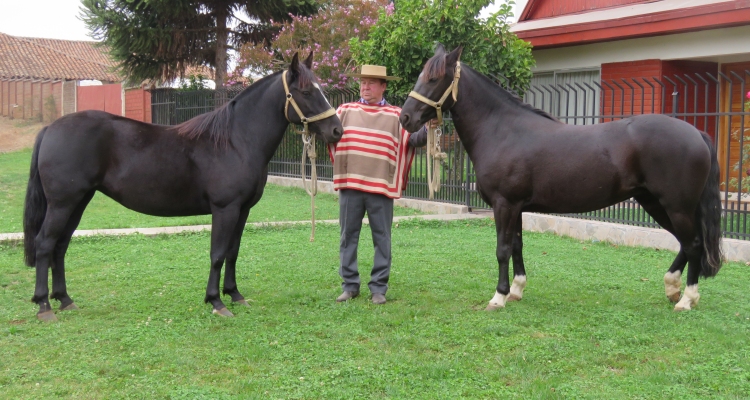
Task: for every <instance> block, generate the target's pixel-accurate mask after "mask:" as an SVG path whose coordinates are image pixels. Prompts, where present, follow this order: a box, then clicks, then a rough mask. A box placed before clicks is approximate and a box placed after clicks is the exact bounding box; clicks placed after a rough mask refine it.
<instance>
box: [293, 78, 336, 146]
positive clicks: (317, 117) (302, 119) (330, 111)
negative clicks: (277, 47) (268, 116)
mask: <svg viewBox="0 0 750 400" xmlns="http://www.w3.org/2000/svg"><path fill="white" fill-rule="evenodd" d="M286 73H287V71H286V70H285V71H284V72H283V73H282V74H281V81H282V82H284V92H285V93H286V102H285V103H284V117H286V120H287V121H289V122H292V120H291V119H289V104H291V105H292V108H294V111H296V112H297V115H299V119H300V122H302V126H303V128H302V132H299V131H298V132H297V133H301V134H303V133H307V132H308V130H307V124H309V123H310V122H315V121H320V120H322V119H326V118H328V117H332V116H334V115H336V110H334V109H333V107H331V108H329V109H328V110H326V111H323V112H322V113H320V114H318V115H315V116H312V117H310V118H307V117H305V114H302V110H300V109H299V106H298V105H297V102H296V101H294V97H292V93H291V92H289V84H288V83H287V82H286Z"/></svg>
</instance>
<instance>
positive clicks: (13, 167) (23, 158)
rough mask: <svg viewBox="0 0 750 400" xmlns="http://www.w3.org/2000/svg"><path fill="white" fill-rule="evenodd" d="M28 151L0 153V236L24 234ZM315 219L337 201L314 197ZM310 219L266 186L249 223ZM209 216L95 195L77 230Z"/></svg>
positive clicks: (296, 197) (295, 202) (333, 210)
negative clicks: (151, 211)
mask: <svg viewBox="0 0 750 400" xmlns="http://www.w3.org/2000/svg"><path fill="white" fill-rule="evenodd" d="M30 162H31V150H25V151H19V152H14V153H6V154H0V233H7V232H21V231H23V221H22V217H23V202H24V199H25V197H26V185H27V184H28V181H29V163H30ZM315 206H316V210H315V218H316V219H318V220H325V219H338V218H339V205H338V198H337V197H336V196H334V195H331V194H326V193H319V194H318V196H317V197H316V198H315ZM416 214H420V212H418V211H416V210H413V209H409V208H404V207H396V208H395V210H394V215H416ZM309 219H310V196H308V194H307V193H306V192H305V191H304V190H303V189H300V188H289V187H280V186H274V185H268V186H266V190H265V192H264V193H263V198H262V199H261V200H260V202H259V203H258V204H256V205H255V207H253V209H252V210H251V211H250V218H249V219H248V222H266V221H304V220H309ZM210 223H211V216H210V215H201V216H195V217H173V218H164V217H152V216H150V215H145V214H139V213H137V212H135V211H131V210H128V209H127V208H125V207H123V206H121V205H120V204H118V203H116V202H115V201H114V200H112V199H110V198H109V197H107V196H105V195H103V194H101V193H98V192H97V193H96V195H95V196H94V199H93V200H91V203H89V205H88V207H87V208H86V211H85V212H84V213H83V218H82V220H81V224H80V225H79V226H78V229H102V228H145V227H154V226H180V225H203V224H210Z"/></svg>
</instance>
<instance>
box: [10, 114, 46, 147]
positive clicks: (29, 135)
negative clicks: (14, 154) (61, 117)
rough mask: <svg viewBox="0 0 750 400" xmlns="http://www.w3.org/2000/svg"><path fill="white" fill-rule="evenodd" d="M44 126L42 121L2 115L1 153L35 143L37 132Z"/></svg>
mask: <svg viewBox="0 0 750 400" xmlns="http://www.w3.org/2000/svg"><path fill="white" fill-rule="evenodd" d="M43 127H44V124H43V123H41V122H36V121H31V120H22V119H8V118H6V117H0V153H8V152H11V151H18V150H23V149H26V148H29V147H31V146H33V145H34V139H35V138H36V134H37V133H39V131H40V130H41V129H42V128H43Z"/></svg>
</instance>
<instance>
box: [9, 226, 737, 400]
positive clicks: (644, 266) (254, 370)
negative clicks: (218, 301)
mask: <svg viewBox="0 0 750 400" xmlns="http://www.w3.org/2000/svg"><path fill="white" fill-rule="evenodd" d="M308 235H309V227H304V226H299V227H287V228H279V227H273V228H268V227H266V228H256V227H248V228H247V229H246V231H245V235H244V240H243V244H242V251H241V253H240V259H239V261H238V271H237V272H238V284H239V285H240V290H241V291H242V292H243V294H245V296H246V297H249V298H252V299H253V300H254V301H253V302H252V307H251V308H249V309H245V308H241V307H235V306H229V307H230V309H231V310H232V311H233V312H234V313H235V314H236V317H235V318H231V319H224V318H221V317H217V316H213V315H211V314H210V307H209V306H207V305H204V304H203V303H202V299H203V294H204V291H205V284H206V279H207V277H208V250H209V241H210V238H209V235H208V234H207V233H193V234H182V235H172V236H157V237H145V236H140V235H134V236H126V237H88V238H74V239H73V243H72V244H71V247H70V251H69V253H68V258H67V265H68V268H67V276H68V288H69V291H70V294H71V296H72V297H73V299H74V300H75V301H76V304H78V306H79V307H80V308H81V309H80V310H79V311H72V312H65V313H58V317H59V318H60V322H59V323H55V324H45V323H40V322H37V321H36V319H35V313H36V307H35V305H33V304H31V303H30V302H29V301H28V300H29V298H30V297H31V295H32V293H33V286H34V271H33V270H31V269H29V268H26V267H24V266H23V263H22V249H21V248H20V247H14V246H10V245H3V246H2V247H0V302H1V304H2V305H3V306H2V307H0V393H2V396H0V397H3V398H14V399H16V398H19V399H21V398H26V399H32V398H33V399H37V398H39V399H42V398H55V399H57V398H76V399H81V398H83V399H101V398H108V399H119V398H139V399H140V398H174V399H183V398H186V399H203V398H205V399H230V398H231V399H234V398H258V399H267V398H269V399H276V398H306V399H329V398H332V399H339V398H393V399H436V398H440V399H456V398H467V399H499V398H519V399H545V398H549V399H556V398H560V399H571V398H581V399H704V398H727V399H744V398H747V396H748V394H750V335H748V332H749V331H750V301H748V300H749V299H748V294H747V276H748V272H750V271H749V268H748V267H746V266H745V265H743V264H737V263H730V264H727V265H725V266H724V269H723V270H722V271H721V273H720V274H719V275H718V277H717V278H716V279H712V280H708V281H702V282H701V287H700V288H701V295H702V297H701V302H700V304H699V305H698V306H697V307H696V309H694V310H693V311H690V312H684V313H675V312H673V311H672V304H670V303H669V302H668V301H667V300H666V298H665V296H664V289H663V283H662V277H663V275H664V272H665V270H666V269H667V268H668V266H669V265H670V263H671V261H672V259H673V257H674V253H671V252H666V251H655V250H653V249H645V248H628V247H616V246H612V245H609V244H605V243H596V244H594V243H582V242H579V241H576V240H572V239H566V238H559V237H556V236H553V235H548V234H535V233H526V235H525V238H524V239H525V240H524V242H525V244H526V247H525V261H526V265H527V271H528V276H529V285H528V286H527V289H526V292H525V297H524V299H523V300H522V301H521V302H517V303H510V304H509V305H508V307H507V308H506V309H504V310H499V311H497V312H490V313H488V312H485V311H483V309H484V307H485V305H486V303H487V301H488V300H489V299H490V298H491V297H492V295H493V293H494V287H495V284H496V279H497V266H496V260H495V255H494V254H495V235H494V228H493V227H492V222H491V221H490V220H474V221H460V222H452V223H441V222H427V221H422V222H401V223H399V225H398V226H397V227H395V228H394V233H393V265H394V266H393V273H392V276H391V287H390V290H389V292H388V299H389V302H388V303H387V304H385V305H384V306H374V305H372V304H371V303H370V302H369V301H368V299H367V290H366V287H363V289H364V293H363V296H360V297H359V298H357V299H354V300H353V301H351V302H349V303H347V304H337V303H335V301H334V298H335V297H336V296H337V295H338V294H339V293H340V286H339V283H340V280H339V277H338V275H337V264H338V252H337V249H338V239H339V236H338V227H336V226H334V225H322V226H320V227H319V229H318V232H317V235H316V241H315V242H313V243H310V242H309V241H308ZM360 243H362V246H361V248H360V257H359V259H360V271H362V272H363V275H364V276H363V281H364V282H367V276H368V272H369V270H370V268H371V266H372V256H373V250H372V246H371V244H370V243H371V237H370V234H369V230H368V229H364V230H363V233H362V238H361V241H360Z"/></svg>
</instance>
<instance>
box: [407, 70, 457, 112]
mask: <svg viewBox="0 0 750 400" xmlns="http://www.w3.org/2000/svg"><path fill="white" fill-rule="evenodd" d="M459 79H461V62H460V61H458V62H456V69H455V70H454V73H453V81H452V82H451V84H450V86H448V88H447V89H445V93H443V97H441V98H440V100H438V101H432V100H430V99H428V98H427V97H425V96H422V95H421V94H419V93H417V92H415V91H413V90H412V91H411V92H410V93H409V97H413V98H415V99H417V100H419V101H421V102H422V103H425V104H427V105H428V106H432V107H433V108H435V111H437V120H438V126H442V125H443V109H442V108H443V104H444V103H445V100H447V99H448V95H453V102H454V103H455V102H456V100H458V80H459Z"/></svg>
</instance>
